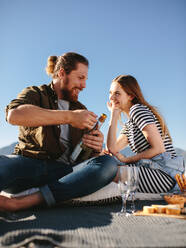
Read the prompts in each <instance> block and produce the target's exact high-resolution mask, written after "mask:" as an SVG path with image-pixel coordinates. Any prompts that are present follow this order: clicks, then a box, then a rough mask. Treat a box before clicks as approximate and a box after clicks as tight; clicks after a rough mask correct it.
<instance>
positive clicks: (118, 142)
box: [107, 109, 128, 154]
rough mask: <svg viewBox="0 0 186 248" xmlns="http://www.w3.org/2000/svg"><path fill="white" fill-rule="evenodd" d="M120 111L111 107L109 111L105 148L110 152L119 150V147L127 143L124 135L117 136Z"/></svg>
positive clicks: (113, 152) (123, 146)
mask: <svg viewBox="0 0 186 248" xmlns="http://www.w3.org/2000/svg"><path fill="white" fill-rule="evenodd" d="M120 113H121V111H120V110H119V109H113V110H112V111H111V119H110V125H109V130H108V134H107V149H108V151H109V152H110V153H112V154H115V153H117V152H119V151H121V149H123V148H125V147H126V146H127V145H128V139H127V136H126V135H124V134H121V135H120V136H119V137H118V138H117V124H118V119H119V116H120Z"/></svg>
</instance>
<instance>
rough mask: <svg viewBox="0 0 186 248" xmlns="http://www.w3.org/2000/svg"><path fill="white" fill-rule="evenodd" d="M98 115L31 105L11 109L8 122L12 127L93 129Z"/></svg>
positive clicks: (84, 111)
mask: <svg viewBox="0 0 186 248" xmlns="http://www.w3.org/2000/svg"><path fill="white" fill-rule="evenodd" d="M96 117H97V116H96V115H95V114H94V113H93V112H91V111H88V110H73V111H72V110H50V109H45V108H41V107H38V106H35V105H31V104H23V105H20V106H18V107H17V108H14V109H10V110H9V111H8V115H7V121H8V122H9V123H10V124H12V125H18V126H27V127H37V126H48V125H60V124H70V125H72V126H73V127H76V128H79V129H85V128H88V129H92V127H93V126H94V124H95V123H96V122H97V119H96Z"/></svg>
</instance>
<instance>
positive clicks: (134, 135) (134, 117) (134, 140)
mask: <svg viewBox="0 0 186 248" xmlns="http://www.w3.org/2000/svg"><path fill="white" fill-rule="evenodd" d="M129 116H130V118H129V120H128V121H127V122H126V123H125V124H124V127H123V129H122V130H121V132H120V133H121V134H125V135H126V136H127V138H128V142H129V146H130V148H131V150H132V151H133V152H135V153H140V152H143V151H144V150H146V149H148V148H150V144H149V143H148V141H147V140H146V138H145V136H144V135H143V133H142V130H143V128H144V127H145V126H146V125H148V124H155V125H156V126H157V128H158V130H159V132H160V134H161V136H162V129H161V126H160V122H159V121H158V119H157V118H156V116H155V115H154V114H153V113H152V111H151V110H150V109H149V108H148V107H147V106H145V105H141V104H135V105H133V106H132V107H131V108H130V112H129ZM162 138H163V143H164V146H165V150H166V152H169V153H170V154H171V157H172V158H173V157H176V152H175V150H174V147H173V145H172V142H171V139H170V138H169V136H168V135H166V136H165V137H162Z"/></svg>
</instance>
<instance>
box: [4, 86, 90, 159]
mask: <svg viewBox="0 0 186 248" xmlns="http://www.w3.org/2000/svg"><path fill="white" fill-rule="evenodd" d="M23 104H32V105H36V106H39V107H41V108H45V109H53V110H56V109H58V102H57V95H56V93H55V91H54V90H53V83H50V84H49V85H45V84H44V85H41V86H31V87H27V88H25V89H24V90H23V91H22V92H21V93H20V94H19V95H18V96H17V98H16V99H14V100H12V101H11V102H10V104H9V105H8V106H7V107H6V119H7V114H8V111H9V110H10V109H14V108H17V107H18V106H20V105H23ZM76 109H86V107H85V106H84V105H83V104H81V103H80V102H70V106H69V110H76ZM60 132H61V130H60V126H59V125H50V126H38V127H25V126H19V142H18V144H17V145H16V146H15V149H14V154H20V155H23V156H27V157H32V158H37V159H57V158H59V157H60V156H61V155H62V154H63V152H64V151H65V147H64V146H63V144H61V143H60V142H59V137H60ZM69 133H70V137H69V138H70V142H71V150H73V148H74V147H75V146H76V144H77V143H78V141H79V140H80V139H81V137H82V135H83V133H84V131H83V130H80V129H77V128H74V127H72V126H71V125H69ZM78 160H80V159H78Z"/></svg>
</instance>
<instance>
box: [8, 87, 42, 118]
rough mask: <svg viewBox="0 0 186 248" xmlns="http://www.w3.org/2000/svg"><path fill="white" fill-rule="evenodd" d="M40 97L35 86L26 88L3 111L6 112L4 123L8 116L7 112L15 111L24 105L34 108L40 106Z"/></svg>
mask: <svg viewBox="0 0 186 248" xmlns="http://www.w3.org/2000/svg"><path fill="white" fill-rule="evenodd" d="M40 101H41V95H40V93H39V89H38V87H36V86H32V87H27V88H25V89H24V90H23V91H22V92H21V93H19V94H18V96H17V98H16V99H14V100H12V101H11V102H10V103H9V104H8V105H7V106H6V109H5V112H6V121H7V116H8V111H9V110H11V109H15V108H17V107H18V106H20V105H24V104H32V105H36V106H40Z"/></svg>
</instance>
